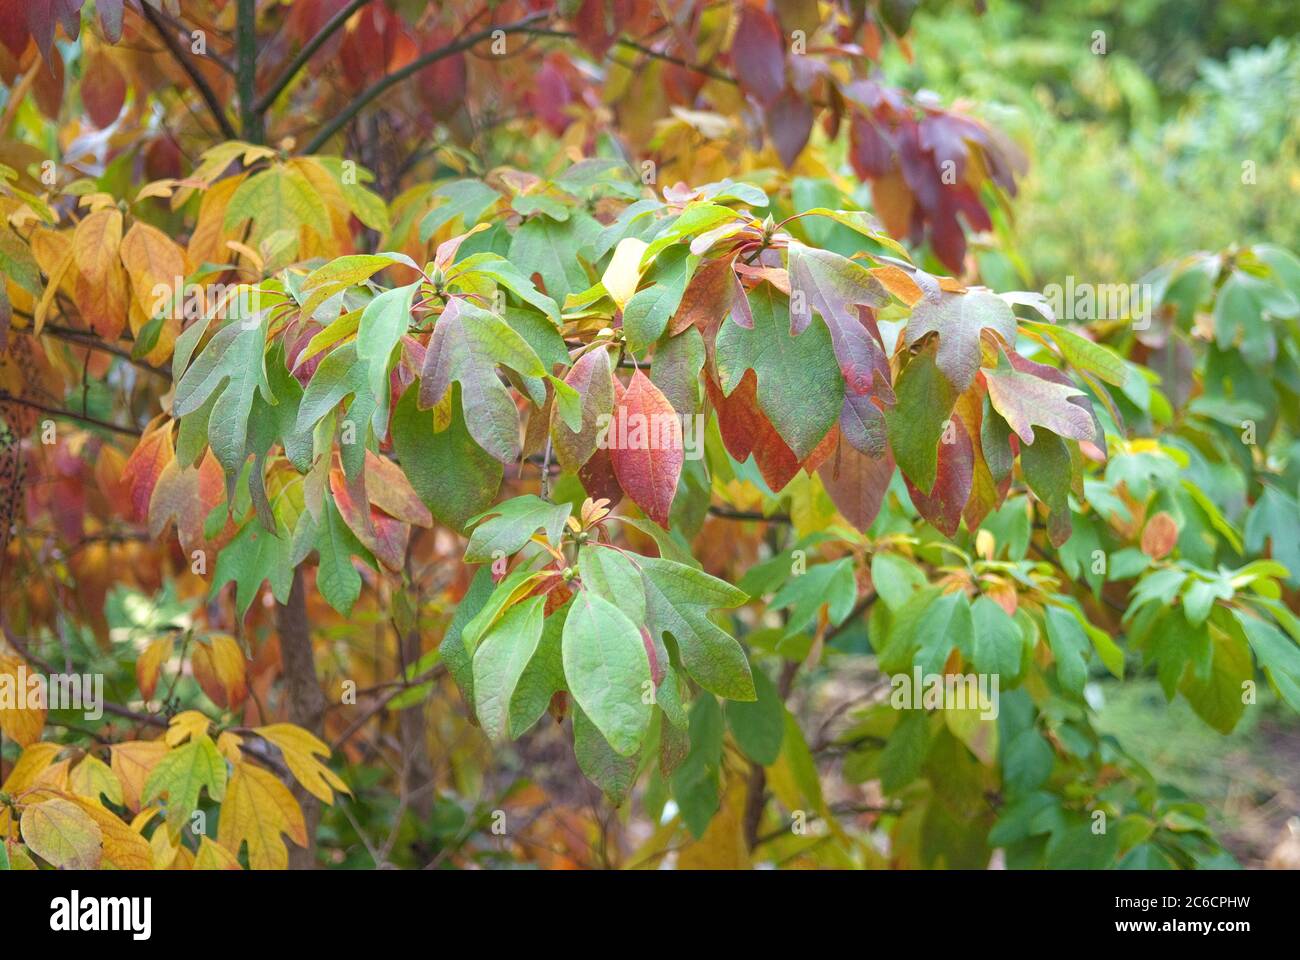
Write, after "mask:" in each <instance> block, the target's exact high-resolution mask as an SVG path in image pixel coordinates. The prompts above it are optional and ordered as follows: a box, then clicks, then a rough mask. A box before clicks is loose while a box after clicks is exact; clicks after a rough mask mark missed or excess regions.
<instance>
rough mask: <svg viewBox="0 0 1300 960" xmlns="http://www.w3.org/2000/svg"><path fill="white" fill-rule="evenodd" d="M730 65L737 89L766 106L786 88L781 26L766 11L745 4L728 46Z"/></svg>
mask: <svg viewBox="0 0 1300 960" xmlns="http://www.w3.org/2000/svg"><path fill="white" fill-rule="evenodd" d="M731 63H732V66H733V69H734V70H735V72H736V79H737V80H739V81H740V88H741V89H742V90H744V91H745V92H746V93H747V94H749V95H750V96H752V97H753V98H754V99H755V100H757V101H758V102H759V103H761V104H763V105H764V106H767V105H769V104H771V103H772V102H773V101H775V100H776V98H777V97H778V96H780V95H781V91H782V90H783V89H784V88H785V42H784V40H783V38H782V36H781V27H780V25H779V24H777V22H776V20H775V19H773V18H772V16H771V15H769V14H768V13H767V12H766V11H765V10H763V9H762V8H760V7H757V6H755V5H753V4H750V3H746V4H745V5H744V8H743V9H742V10H741V13H740V23H739V24H738V25H737V26H736V36H735V38H734V39H733V40H732V43H731Z"/></svg>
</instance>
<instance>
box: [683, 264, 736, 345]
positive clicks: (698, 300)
mask: <svg viewBox="0 0 1300 960" xmlns="http://www.w3.org/2000/svg"><path fill="white" fill-rule="evenodd" d="M731 263H732V261H731V260H730V259H729V258H728V257H719V258H718V259H716V260H706V261H704V262H703V263H701V264H700V265H699V267H698V269H696V271H695V273H694V274H693V275H692V276H691V281H690V283H688V284H687V285H686V292H685V293H683V294H682V299H681V302H680V303H679V304H678V306H677V313H676V314H675V315H674V316H673V318H672V319H671V320H669V321H668V333H669V335H670V336H673V337H675V336H677V334H679V333H681V332H682V331H683V330H685V329H686V328H687V327H689V326H691V325H692V324H694V325H695V327H696V328H697V329H698V330H699V331H700V333H702V334H703V335H704V338H705V339H706V340H708V339H710V338H711V337H712V334H713V332H714V331H716V329H717V326H718V324H720V323H721V322H722V320H723V318H724V317H726V315H727V312H728V311H729V310H730V309H731V299H732V296H733V295H734V293H735V280H734V279H733V275H732V267H731Z"/></svg>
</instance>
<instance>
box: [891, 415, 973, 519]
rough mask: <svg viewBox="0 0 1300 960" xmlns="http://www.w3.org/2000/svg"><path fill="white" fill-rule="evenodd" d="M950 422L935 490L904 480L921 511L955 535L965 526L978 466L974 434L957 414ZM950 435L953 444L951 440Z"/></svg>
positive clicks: (941, 443)
mask: <svg viewBox="0 0 1300 960" xmlns="http://www.w3.org/2000/svg"><path fill="white" fill-rule="evenodd" d="M948 422H949V424H950V425H951V426H950V427H946V428H945V435H944V436H943V437H942V438H941V439H940V441H939V465H938V469H937V472H936V475H935V480H934V489H932V490H931V491H930V493H929V494H928V495H926V494H924V493H922V492H921V491H920V490H918V489H917V488H916V486H915V485H914V484H913V483H912V481H911V480H908V479H907V477H906V476H904V477H903V480H904V482H905V483H906V484H907V492H908V493H909V494H910V495H911V497H912V504H913V506H915V507H916V509H917V512H918V513H920V514H921V516H923V517H924V518H925V519H926V520H928V521H929V522H930V523H931V524H933V525H934V527H935V528H936V529H937V530H939V531H940V532H941V533H943V535H944V536H947V537H951V536H953V535H955V534H956V533H957V528H958V527H960V526H961V511H962V508H963V507H965V506H966V501H967V499H968V498H969V497H970V491H971V479H972V477H973V475H974V467H975V465H974V460H973V456H972V454H973V451H972V449H971V442H970V436H969V435H968V434H967V433H966V428H965V427H964V426H962V422H961V420H960V419H958V418H957V417H956V416H954V417H952V418H951V419H950V420H949V421H948ZM948 429H951V431H952V432H951V434H948V433H947V430H948ZM949 438H951V441H952V442H951V443H949V442H947V441H948V440H949Z"/></svg>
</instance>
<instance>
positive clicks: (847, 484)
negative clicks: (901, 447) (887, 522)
mask: <svg viewBox="0 0 1300 960" xmlns="http://www.w3.org/2000/svg"><path fill="white" fill-rule="evenodd" d="M817 475H818V476H820V477H821V480H822V486H824V487H825V488H826V492H827V493H828V494H830V498H831V502H832V503H834V504H835V509H837V510H839V512H840V513H842V514H844V519H846V520H848V521H849V523H851V524H853V525H854V526H855V527H857V528H858V529H859V530H861V531H863V532H864V533H865V532H866V530H867V528H868V527H870V526H871V524H872V522H873V521H874V520H875V519H876V514H878V513H879V512H880V505H881V503H883V502H884V499H885V491H886V490H888V489H889V478H890V477H892V476H893V475H894V455H893V454H892V453H890V452H889V450H888V449H886V451H885V454H884V456H881V457H869V456H867V455H866V454H865V453H862V452H861V451H859V450H857V449H855V448H854V447H852V446H850V445H849V444H848V443H841V444H840V445H839V447H838V448H837V449H836V453H835V455H834V456H832V457H830V458H829V459H827V460H826V462H825V463H823V464H822V465H821V467H820V468H819V469H818V471H817Z"/></svg>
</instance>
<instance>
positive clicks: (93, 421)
mask: <svg viewBox="0 0 1300 960" xmlns="http://www.w3.org/2000/svg"><path fill="white" fill-rule="evenodd" d="M0 403H16V404H18V405H19V406H21V407H28V408H30V409H32V410H39V411H41V413H48V414H50V416H54V417H67V418H68V419H69V420H76V421H78V422H80V423H84V424H88V425H89V426H92V427H99V428H100V429H101V430H111V431H112V432H113V433H120V434H122V436H124V437H139V436H140V435H141V431H140V430H137V429H136V428H135V427H122V426H118V425H117V424H116V423H109V422H108V421H107V420H100V419H98V418H97V417H87V416H83V415H82V414H80V413H77V412H76V411H75V410H65V409H63V408H62V407H51V406H49V405H48V404H44V403H38V402H37V401H35V400H24V399H23V398H22V397H15V396H13V395H12V394H10V393H8V392H7V391H3V390H0Z"/></svg>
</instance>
